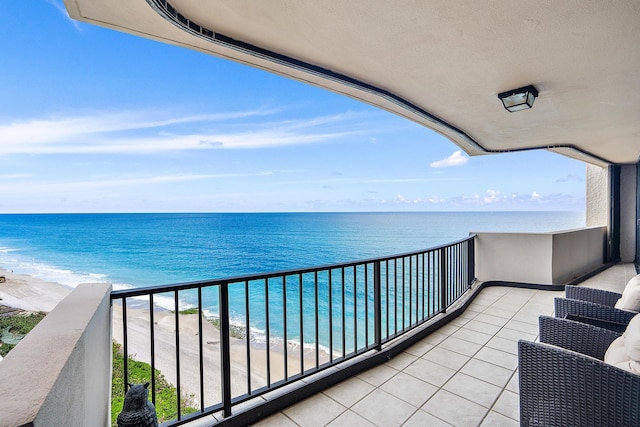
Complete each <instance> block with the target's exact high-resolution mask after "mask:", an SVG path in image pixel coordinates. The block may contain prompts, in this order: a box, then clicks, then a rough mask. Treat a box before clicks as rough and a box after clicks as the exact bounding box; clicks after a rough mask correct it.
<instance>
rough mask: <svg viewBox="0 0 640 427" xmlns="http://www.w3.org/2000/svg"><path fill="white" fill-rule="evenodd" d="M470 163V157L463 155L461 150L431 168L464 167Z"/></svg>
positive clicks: (434, 163)
mask: <svg viewBox="0 0 640 427" xmlns="http://www.w3.org/2000/svg"><path fill="white" fill-rule="evenodd" d="M468 161H469V157H468V156H465V155H464V154H462V151H461V150H458V151H456V152H455V153H453V154H452V155H450V156H449V157H447V158H445V159H442V160H437V161H435V162H432V163H431V165H430V166H431V167H432V168H448V167H451V166H460V165H464V164H466V163H467V162H468Z"/></svg>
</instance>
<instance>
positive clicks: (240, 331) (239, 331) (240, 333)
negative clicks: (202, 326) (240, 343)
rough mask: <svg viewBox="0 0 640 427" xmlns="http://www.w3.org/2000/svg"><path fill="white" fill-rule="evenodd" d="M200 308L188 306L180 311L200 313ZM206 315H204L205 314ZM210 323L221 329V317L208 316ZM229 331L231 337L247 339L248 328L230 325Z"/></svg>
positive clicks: (183, 312)
mask: <svg viewBox="0 0 640 427" xmlns="http://www.w3.org/2000/svg"><path fill="white" fill-rule="evenodd" d="M171 312H172V313H174V311H171ZM198 312H199V311H198V308H197V307H193V308H187V309H185V310H181V311H179V313H180V314H198ZM203 317H204V316H203ZM205 318H206V317H205ZM206 319H207V321H208V322H209V323H211V324H212V325H213V326H215V327H216V329H218V330H220V319H219V318H217V317H209V318H206ZM229 333H230V334H231V338H238V339H241V340H242V339H245V337H246V336H247V335H246V330H245V328H243V327H242V326H235V325H229Z"/></svg>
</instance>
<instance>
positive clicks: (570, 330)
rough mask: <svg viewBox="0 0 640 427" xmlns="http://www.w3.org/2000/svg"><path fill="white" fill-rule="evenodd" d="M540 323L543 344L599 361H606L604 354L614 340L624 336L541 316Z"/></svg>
mask: <svg viewBox="0 0 640 427" xmlns="http://www.w3.org/2000/svg"><path fill="white" fill-rule="evenodd" d="M538 323H539V327H540V342H541V343H545V344H551V345H555V346H558V347H562V348H564V349H566V350H571V351H575V352H577V353H581V354H584V355H586V356H591V357H594V358H596V359H599V360H602V359H604V353H605V352H606V351H607V348H609V345H610V344H611V343H612V342H613V340H615V339H616V338H618V337H619V336H621V335H622V334H621V333H617V332H613V331H610V330H608V329H603V328H598V327H597V326H593V325H589V324H586V323H580V322H575V321H572V320H567V319H559V318H557V317H549V316H540V317H539V318H538Z"/></svg>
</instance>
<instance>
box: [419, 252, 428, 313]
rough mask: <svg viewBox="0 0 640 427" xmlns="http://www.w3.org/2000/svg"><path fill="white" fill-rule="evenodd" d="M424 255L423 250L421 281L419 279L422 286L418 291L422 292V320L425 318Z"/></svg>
mask: <svg viewBox="0 0 640 427" xmlns="http://www.w3.org/2000/svg"><path fill="white" fill-rule="evenodd" d="M424 262H425V256H424V252H423V253H422V281H421V286H422V292H420V293H421V294H422V320H425V319H426V318H427V316H426V315H425V312H424V310H425V306H424V298H425V296H426V295H425V293H424V282H425V279H426V276H425V274H426V272H425V270H426V265H425V263H424Z"/></svg>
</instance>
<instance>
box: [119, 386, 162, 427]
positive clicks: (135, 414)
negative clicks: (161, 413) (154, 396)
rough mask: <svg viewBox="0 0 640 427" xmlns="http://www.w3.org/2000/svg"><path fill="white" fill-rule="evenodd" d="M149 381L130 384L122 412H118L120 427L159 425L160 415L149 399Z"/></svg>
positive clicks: (155, 426) (154, 426) (151, 426)
mask: <svg viewBox="0 0 640 427" xmlns="http://www.w3.org/2000/svg"><path fill="white" fill-rule="evenodd" d="M148 388H149V383H145V384H129V391H127V394H126V395H125V396H124V405H123V407H122V412H120V413H119V414H118V427H157V426H158V416H157V415H156V408H155V407H154V406H153V403H151V402H150V401H149V390H148Z"/></svg>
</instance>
